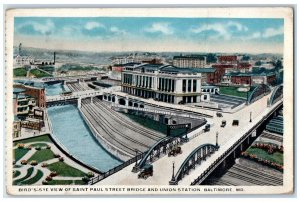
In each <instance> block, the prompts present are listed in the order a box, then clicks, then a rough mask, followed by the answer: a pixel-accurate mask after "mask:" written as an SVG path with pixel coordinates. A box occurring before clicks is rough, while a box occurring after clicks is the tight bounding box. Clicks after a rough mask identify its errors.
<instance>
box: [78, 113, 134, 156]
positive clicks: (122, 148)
mask: <svg viewBox="0 0 300 202" xmlns="http://www.w3.org/2000/svg"><path fill="white" fill-rule="evenodd" d="M82 112H83V113H84V115H85V116H86V117H87V118H88V119H89V121H90V123H91V124H92V126H93V127H94V128H95V129H96V131H97V133H98V135H100V134H101V137H103V138H104V139H105V140H106V141H108V142H110V143H111V144H113V145H114V146H115V147H116V148H117V149H118V150H120V151H125V152H126V153H128V154H129V155H130V156H131V157H133V156H134V155H135V153H136V150H135V149H133V148H132V147H128V146H127V145H126V144H124V143H123V142H122V141H120V140H118V139H117V138H116V137H115V136H114V135H113V134H111V133H110V132H109V131H108V130H106V128H101V129H100V128H99V125H98V123H97V122H95V121H93V119H94V117H93V115H92V113H91V112H89V111H88V110H86V109H85V108H82Z"/></svg>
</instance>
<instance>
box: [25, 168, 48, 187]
mask: <svg viewBox="0 0 300 202" xmlns="http://www.w3.org/2000/svg"><path fill="white" fill-rule="evenodd" d="M43 175H44V173H43V172H42V171H41V170H38V171H37V173H36V175H35V176H34V177H32V178H30V179H28V180H25V181H23V182H22V184H24V185H31V184H35V183H37V182H38V181H39V180H40V179H41V178H42V177H43Z"/></svg>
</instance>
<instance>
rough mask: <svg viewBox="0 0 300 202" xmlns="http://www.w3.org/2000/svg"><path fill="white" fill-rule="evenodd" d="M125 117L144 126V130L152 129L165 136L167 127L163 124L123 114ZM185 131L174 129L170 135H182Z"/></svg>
mask: <svg viewBox="0 0 300 202" xmlns="http://www.w3.org/2000/svg"><path fill="white" fill-rule="evenodd" d="M124 115H126V116H127V117H129V118H130V119H131V120H133V121H134V122H136V123H138V124H140V125H142V126H144V127H145V128H149V129H152V130H154V131H157V132H160V133H163V134H167V126H166V125H165V124H162V123H160V122H158V121H154V120H152V119H147V118H144V117H141V116H137V115H133V114H125V113H124ZM184 131H185V129H176V130H171V135H174V136H176V135H179V134H181V133H183V132H184Z"/></svg>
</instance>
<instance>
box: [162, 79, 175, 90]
mask: <svg viewBox="0 0 300 202" xmlns="http://www.w3.org/2000/svg"><path fill="white" fill-rule="evenodd" d="M158 81H159V82H158V90H160V91H167V92H174V91H175V80H173V79H165V78H159V79H158Z"/></svg>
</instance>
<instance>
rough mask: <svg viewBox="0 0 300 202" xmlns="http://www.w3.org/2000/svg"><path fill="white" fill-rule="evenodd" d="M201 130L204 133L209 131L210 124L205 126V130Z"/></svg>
mask: <svg viewBox="0 0 300 202" xmlns="http://www.w3.org/2000/svg"><path fill="white" fill-rule="evenodd" d="M203 130H204V132H208V131H210V124H206V125H205V128H204V129H203Z"/></svg>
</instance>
